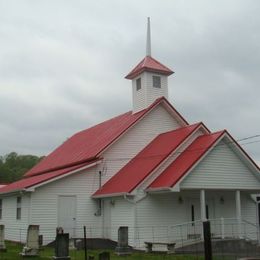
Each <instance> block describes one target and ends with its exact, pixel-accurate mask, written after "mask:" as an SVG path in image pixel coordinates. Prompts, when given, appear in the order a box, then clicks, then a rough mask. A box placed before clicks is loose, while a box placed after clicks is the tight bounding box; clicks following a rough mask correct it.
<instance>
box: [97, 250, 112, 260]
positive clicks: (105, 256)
mask: <svg viewBox="0 0 260 260" xmlns="http://www.w3.org/2000/svg"><path fill="white" fill-rule="evenodd" d="M98 259H99V260H110V253H109V252H102V253H100V254H99V255H98Z"/></svg>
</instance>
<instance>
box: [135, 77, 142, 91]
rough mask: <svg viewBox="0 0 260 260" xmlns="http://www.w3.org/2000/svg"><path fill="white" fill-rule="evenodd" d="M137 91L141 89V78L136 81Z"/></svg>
mask: <svg viewBox="0 0 260 260" xmlns="http://www.w3.org/2000/svg"><path fill="white" fill-rule="evenodd" d="M139 89H141V78H138V79H137V80H136V90H139Z"/></svg>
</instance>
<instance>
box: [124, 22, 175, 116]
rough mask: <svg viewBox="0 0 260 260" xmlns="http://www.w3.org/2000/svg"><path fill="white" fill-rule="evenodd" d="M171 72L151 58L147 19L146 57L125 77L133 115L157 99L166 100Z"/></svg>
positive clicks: (149, 32) (149, 29)
mask: <svg viewBox="0 0 260 260" xmlns="http://www.w3.org/2000/svg"><path fill="white" fill-rule="evenodd" d="M172 73H173V71H172V70H170V69H169V68H167V67H166V66H164V65H163V64H161V63H160V62H159V61H157V60H155V59H154V58H152V52H151V28H150V18H149V17H148V19H147V36H146V56H145V58H144V59H143V60H142V61H141V62H140V63H139V64H138V65H137V66H136V67H135V68H134V69H133V70H132V71H131V72H130V73H129V74H128V75H127V76H126V77H125V78H127V79H131V80H132V96H133V113H137V112H139V111H141V110H143V109H145V108H147V107H148V106H149V105H150V104H152V103H153V102H154V101H155V100H156V99H157V98H159V97H162V96H164V97H165V98H168V76H169V75H171V74H172Z"/></svg>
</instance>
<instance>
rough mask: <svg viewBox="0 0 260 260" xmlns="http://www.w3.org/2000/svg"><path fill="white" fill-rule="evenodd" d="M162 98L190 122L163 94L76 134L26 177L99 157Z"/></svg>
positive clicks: (161, 100) (181, 118)
mask: <svg viewBox="0 0 260 260" xmlns="http://www.w3.org/2000/svg"><path fill="white" fill-rule="evenodd" d="M163 101H164V102H165V103H167V104H168V105H169V107H170V108H171V109H172V110H173V111H174V112H175V113H176V115H177V116H178V117H179V118H180V120H182V121H183V122H184V123H185V124H188V123H187V122H186V121H185V119H184V118H183V117H182V116H181V115H180V114H179V113H178V112H177V111H176V110H175V109H174V108H173V107H172V106H171V104H170V103H169V102H168V101H167V100H166V99H165V98H164V97H161V98H159V99H157V100H156V101H155V102H154V103H153V104H151V105H150V106H149V107H148V108H146V109H144V110H142V111H140V112H138V113H135V114H133V113H132V112H131V111H130V112H127V113H125V114H122V115H119V116H117V117H115V118H112V119H110V120H107V121H105V122H103V123H101V124H98V125H96V126H93V127H91V128H88V129H86V130H83V131H81V132H79V133H77V134H75V135H73V136H72V137H70V138H69V139H68V140H67V141H65V142H64V143H63V144H62V145H61V146H59V147H58V148H57V149H56V150H54V151H53V152H52V153H50V154H49V155H48V156H47V157H45V158H44V159H43V160H42V161H40V162H39V163H38V164H37V165H36V166H35V167H33V168H32V169H31V170H30V171H28V172H27V173H26V174H25V177H30V176H34V175H38V174H42V173H47V172H50V171H55V170H59V169H64V168H67V167H71V166H74V165H77V164H79V163H84V162H87V161H89V160H92V159H94V158H97V157H98V155H99V154H100V153H101V152H102V151H103V150H104V149H106V148H107V147H108V146H109V145H110V144H111V143H112V142H114V141H115V140H116V139H117V138H118V137H119V136H121V135H122V134H123V133H124V132H125V131H126V130H127V129H128V128H129V127H131V126H132V125H133V124H134V123H136V122H137V121H138V120H139V119H140V118H142V117H143V116H144V115H145V114H146V113H147V112H149V111H150V110H151V109H152V108H154V107H155V106H157V105H158V104H159V103H161V102H163Z"/></svg>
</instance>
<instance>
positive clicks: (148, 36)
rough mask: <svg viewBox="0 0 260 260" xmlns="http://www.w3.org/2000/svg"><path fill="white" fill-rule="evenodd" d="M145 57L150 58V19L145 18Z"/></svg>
mask: <svg viewBox="0 0 260 260" xmlns="http://www.w3.org/2000/svg"><path fill="white" fill-rule="evenodd" d="M146 56H150V57H151V56H152V52H151V28H150V17H147V38H146Z"/></svg>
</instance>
